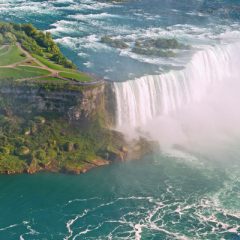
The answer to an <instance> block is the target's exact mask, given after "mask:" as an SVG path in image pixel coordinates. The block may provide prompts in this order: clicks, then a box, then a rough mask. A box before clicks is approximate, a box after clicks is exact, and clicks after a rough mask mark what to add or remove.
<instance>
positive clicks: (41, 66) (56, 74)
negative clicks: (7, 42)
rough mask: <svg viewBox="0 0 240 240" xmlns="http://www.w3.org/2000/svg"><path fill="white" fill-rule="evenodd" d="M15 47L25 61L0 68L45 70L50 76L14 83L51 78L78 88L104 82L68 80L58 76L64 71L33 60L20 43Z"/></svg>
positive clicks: (25, 79)
mask: <svg viewBox="0 0 240 240" xmlns="http://www.w3.org/2000/svg"><path fill="white" fill-rule="evenodd" d="M16 45H17V46H18V48H19V49H20V50H21V52H22V53H24V54H25V56H26V59H24V60H23V61H20V62H17V63H14V64H10V65H7V66H0V68H16V67H18V66H27V67H32V68H39V69H44V70H47V71H48V72H50V74H48V75H45V76H36V77H30V78H22V79H18V80H16V81H21V82H22V81H28V80H34V79H39V78H44V77H53V78H58V79H61V80H65V81H68V82H69V83H71V84H73V85H80V86H93V85H98V84H103V83H104V82H105V81H104V80H98V79H96V78H94V79H95V81H91V82H80V81H78V80H75V79H68V78H64V77H61V76H60V75H59V73H60V72H64V71H57V70H55V69H52V68H49V67H48V66H46V65H44V64H43V63H41V62H40V61H39V60H38V59H36V58H34V57H33V56H32V55H31V54H30V53H29V52H28V51H26V50H25V49H24V48H22V46H21V44H20V43H17V44H16ZM29 61H30V62H34V63H36V66H34V65H32V66H31V65H28V64H26V63H27V62H29Z"/></svg>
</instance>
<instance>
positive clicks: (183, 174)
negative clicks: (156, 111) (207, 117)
mask: <svg viewBox="0 0 240 240" xmlns="http://www.w3.org/2000/svg"><path fill="white" fill-rule="evenodd" d="M205 161H206V160H205ZM205 161H203V162H201V161H199V160H198V161H197V162H195V161H190V160H186V159H184V158H173V157H171V156H164V155H154V156H149V157H146V158H145V159H142V160H140V161H130V162H126V163H120V164H114V165H111V166H108V167H104V168H99V169H95V170H93V171H91V172H89V173H87V174H85V175H81V176H66V175H61V174H46V173H41V174H37V175H33V176H28V175H19V176H1V177H0V184H1V186H0V187H1V195H0V202H1V205H0V211H1V218H0V239H231V240H232V239H236V240H237V239H240V201H239V197H240V195H239V193H240V189H239V186H240V185H239V183H240V175H239V172H238V171H237V170H236V169H235V170H233V169H227V168H226V167H225V166H224V165H219V164H213V163H211V164H210V163H206V162H205ZM238 167H239V166H238ZM140 236H141V238H140Z"/></svg>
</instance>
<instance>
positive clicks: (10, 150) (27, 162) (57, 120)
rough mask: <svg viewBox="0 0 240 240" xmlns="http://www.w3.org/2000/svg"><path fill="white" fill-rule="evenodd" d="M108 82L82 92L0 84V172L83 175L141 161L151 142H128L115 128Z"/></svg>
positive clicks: (29, 85) (149, 148)
mask: <svg viewBox="0 0 240 240" xmlns="http://www.w3.org/2000/svg"><path fill="white" fill-rule="evenodd" d="M112 97H113V92H112V91H111V86H110V85H109V84H106V83H99V84H96V85H86V86H81V87H78V88H75V87H74V88H73V86H71V85H69V86H68V87H65V89H63V88H56V87H52V88H51V87H49V86H48V88H46V87H40V86H39V85H34V84H15V85H6V84H4V85H1V86H0V126H1V128H0V153H1V155H0V173H8V174H13V173H22V172H27V173H35V172H38V171H43V170H44V171H53V172H59V171H60V172H67V173H78V174H79V173H84V172H86V171H88V170H89V169H91V168H93V167H97V166H102V165H106V164H109V163H111V162H114V161H123V160H126V159H129V158H131V159H134V158H139V157H140V156H141V155H143V154H146V153H149V152H150V151H152V149H153V148H152V147H153V145H152V143H150V142H147V141H145V140H144V139H138V140H134V141H132V142H131V144H129V143H127V142H126V140H125V139H124V136H123V135H122V134H121V133H119V132H116V131H114V130H112V129H111V124H112V123H113V121H114V109H112V108H113V105H114V99H112Z"/></svg>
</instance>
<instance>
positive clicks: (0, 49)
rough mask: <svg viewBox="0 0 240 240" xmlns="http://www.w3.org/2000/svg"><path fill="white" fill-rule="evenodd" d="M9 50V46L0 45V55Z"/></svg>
mask: <svg viewBox="0 0 240 240" xmlns="http://www.w3.org/2000/svg"><path fill="white" fill-rule="evenodd" d="M8 50H9V46H7V45H5V46H1V47H0V57H1V56H2V55H4V54H6V52H7V51H8Z"/></svg>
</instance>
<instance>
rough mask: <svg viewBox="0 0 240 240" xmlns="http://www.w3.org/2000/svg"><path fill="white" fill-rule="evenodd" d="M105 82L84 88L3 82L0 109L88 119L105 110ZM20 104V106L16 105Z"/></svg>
mask: <svg viewBox="0 0 240 240" xmlns="http://www.w3.org/2000/svg"><path fill="white" fill-rule="evenodd" d="M104 91H105V85H104V84H100V85H97V86H89V87H84V88H83V89H81V90H80V89H78V90H71V89H51V90H48V89H46V88H41V87H36V86H27V85H20V86H14V87H12V86H3V87H1V88H0V102H1V103H2V104H1V105H2V106H4V107H3V108H2V110H4V109H5V111H8V106H9V107H10V108H9V109H10V111H13V112H14V113H17V114H20V115H23V114H31V113H34V114H42V113H48V114H51V113H52V114H58V115H60V116H62V117H65V118H67V119H68V120H71V121H75V120H89V119H91V118H92V117H93V116H94V115H95V114H96V112H97V111H98V110H101V111H103V110H104V105H105V104H104V102H105V99H104V95H105V94H104ZM19 106H21V107H19Z"/></svg>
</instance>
